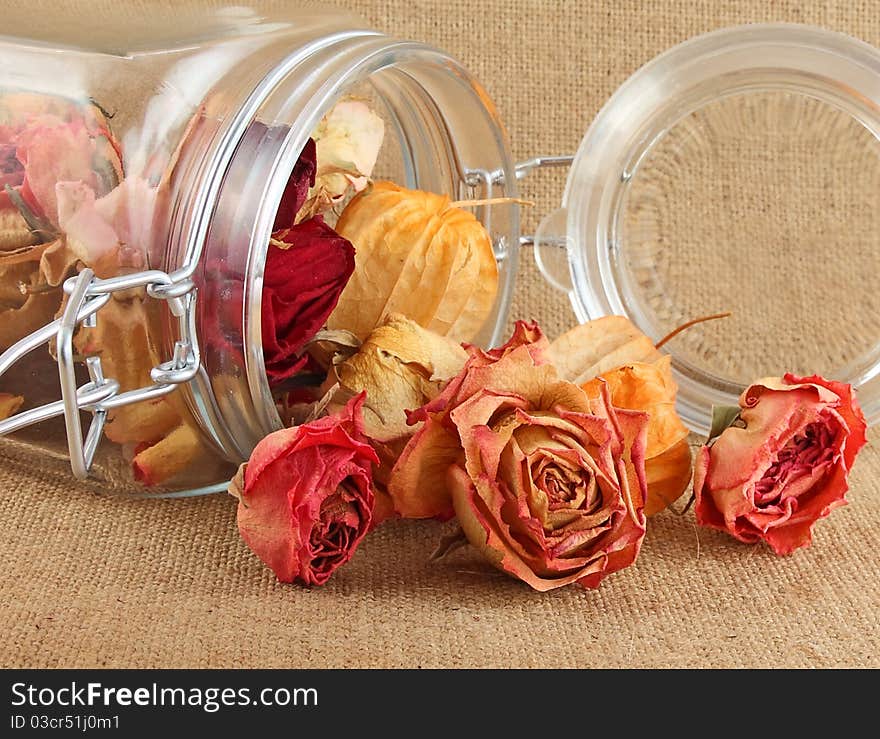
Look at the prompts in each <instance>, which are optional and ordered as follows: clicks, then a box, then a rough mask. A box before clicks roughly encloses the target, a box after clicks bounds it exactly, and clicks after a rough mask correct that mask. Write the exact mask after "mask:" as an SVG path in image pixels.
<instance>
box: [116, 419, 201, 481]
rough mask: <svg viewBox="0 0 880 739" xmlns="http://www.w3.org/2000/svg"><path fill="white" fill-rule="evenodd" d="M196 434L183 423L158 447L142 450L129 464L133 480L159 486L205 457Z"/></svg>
mask: <svg viewBox="0 0 880 739" xmlns="http://www.w3.org/2000/svg"><path fill="white" fill-rule="evenodd" d="M205 451H206V450H205V447H204V445H203V444H202V440H201V438H200V437H199V434H198V432H197V431H196V430H195V429H193V428H191V427H190V426H188V425H187V424H185V423H183V424H181V425H180V426H178V427H177V428H176V429H174V430H173V431H172V432H171V433H170V434H168V436H166V437H165V438H164V439H162V440H161V441H160V442H158V443H157V444H154V445H153V446H149V447H147V448H146V449H143V450H142V451H141V452H139V453H138V454H137V455H135V458H134V461H133V462H132V469H133V471H134V476H135V479H136V480H138V482H141V483H143V484H144V485H147V486H150V485H162V484H163V483H166V482H168V481H169V480H171V479H172V478H174V477H175V476H177V475H179V474H180V473H181V472H183V471H184V470H185V469H186V468H187V467H189V466H190V465H191V464H192V462H193V461H194V460H195V459H197V458H199V457H200V456H202V455H204V454H205Z"/></svg>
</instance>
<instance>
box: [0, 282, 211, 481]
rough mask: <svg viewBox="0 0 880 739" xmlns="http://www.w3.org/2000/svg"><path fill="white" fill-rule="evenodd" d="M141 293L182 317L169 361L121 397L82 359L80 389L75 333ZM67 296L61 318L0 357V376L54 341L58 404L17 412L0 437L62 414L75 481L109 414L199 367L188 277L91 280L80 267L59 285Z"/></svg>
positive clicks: (92, 362) (155, 394) (0, 425)
mask: <svg viewBox="0 0 880 739" xmlns="http://www.w3.org/2000/svg"><path fill="white" fill-rule="evenodd" d="M139 287H143V288H145V289H146V292H147V295H149V296H150V297H152V298H155V299H157V300H165V301H167V303H168V307H169V309H170V310H171V312H172V313H173V314H174V315H175V316H176V317H177V318H178V319H179V323H180V339H178V341H177V342H176V343H175V346H174V354H173V356H172V358H171V360H170V361H167V362H163V363H162V364H160V365H158V366H157V367H154V368H153V369H152V370H151V372H150V379H151V380H152V383H153V384H152V385H149V386H147V387H142V388H137V389H135V390H128V391H126V392H120V386H119V383H118V382H117V381H116V380H115V379H112V378H108V377H105V376H104V372H103V368H102V365H101V358H100V357H99V356H90V357H86V360H85V361H86V368H87V369H88V373H89V382H87V383H85V384H84V385H82V386H81V387H77V385H76V372H75V369H76V367H75V358H74V345H73V339H74V334H75V333H76V331H77V328H78V327H79V326H83V327H85V328H94V327H95V326H96V325H97V321H98V320H99V318H98V311H99V310H100V309H101V308H102V307H103V306H104V305H106V304H107V302H108V301H109V300H110V299H111V295H112V294H113V293H115V292H121V291H123V290H131V289H133V288H139ZM64 292H65V293H67V295H68V299H67V304H66V306H65V308H64V311H63V313H62V314H61V317H60V318H57V319H56V320H54V321H52V322H51V323H49V324H47V325H45V326H43V327H42V328H39V329H37V330H36V331H34V332H33V333H31V334H29V335H28V336H26V337H24V338H23V339H21V340H20V341H18V342H16V343H15V344H13V345H12V346H11V347H9V349H7V350H6V351H5V352H3V354H0V377H2V375H3V374H4V373H5V372H6V371H7V370H9V369H10V368H11V367H12V366H13V365H15V364H16V363H17V362H18V361H20V360H21V359H22V358H23V357H24V356H25V355H27V354H29V353H30V352H31V351H33V350H34V349H36V348H38V347H40V346H44V345H45V344H47V343H48V342H50V341H52V340H53V339H54V341H55V346H56V349H57V358H58V375H59V379H60V381H61V400H58V401H55V402H52V403H47V404H45V405H41V406H38V407H36V408H31V409H29V410H26V411H22V412H21V413H18V414H16V415H14V416H12V417H10V418H7V419H5V420H2V421H0V436H4V435H6V434H10V433H12V432H14V431H18V430H19V429H22V428H24V427H26V426H30V425H32V424H35V423H39V422H40V421H45V420H46V419H49V418H54V417H55V416H61V415H63V416H64V422H65V429H66V432H67V447H68V451H69V453H70V466H71V469H72V470H73V474H74V476H75V477H76V478H78V479H84V478H86V477H87V476H88V473H89V469H90V468H91V466H92V462H93V460H94V457H95V451H96V450H97V448H98V443H99V442H100V440H101V436H102V433H103V430H104V424H105V422H106V420H107V413H108V411H110V410H112V409H114V408H119V407H121V406H125V405H130V404H133V403H139V402H142V401H145V400H154V399H156V398H160V397H162V396H164V395H167V394H168V393H170V392H172V391H173V390H174V389H175V388H176V387H177V386H178V385H180V384H182V383H186V382H189V381H190V380H192V379H193V377H195V375H196V373H197V371H198V368H199V361H200V360H199V353H198V345H197V342H196V340H195V336H196V334H195V310H194V305H195V298H196V293H195V290H194V288H193V283H192V281H191V280H190V279H182V280H178V281H175V280H174V279H173V278H172V277H171V276H170V275H168V274H166V273H165V272H161V271H159V270H147V271H143V272H136V273H133V274H131V275H123V276H121V277H113V278H110V279H106V280H102V279H98V278H96V277H95V274H94V272H93V271H92V270H90V269H84V270H83V271H82V272H80V273H79V274H78V275H77V276H76V277H71V278H70V279H68V280H67V281H66V282H65V283H64ZM83 410H85V411H89V412H91V414H92V421H91V424H90V425H89V429H88V431H87V433H86V435H85V437H83V429H82V426H81V423H80V411H83Z"/></svg>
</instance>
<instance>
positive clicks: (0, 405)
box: [0, 393, 24, 421]
mask: <svg viewBox="0 0 880 739" xmlns="http://www.w3.org/2000/svg"><path fill="white" fill-rule="evenodd" d="M22 403H24V398H22V397H21V396H20V395H10V394H9V393H0V421H2V420H3V419H5V418H9V417H10V416H12V415H13V414H14V413H16V411H18V409H19V408H21V405H22Z"/></svg>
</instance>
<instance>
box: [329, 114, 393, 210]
mask: <svg viewBox="0 0 880 739" xmlns="http://www.w3.org/2000/svg"><path fill="white" fill-rule="evenodd" d="M313 136H314V138H315V141H316V143H317V147H318V151H317V158H318V176H317V180H316V183H315V187H316V189H323V190H324V191H325V192H326V193H327V194H329V196H330V197H331V198H332V199H333V200H336V199H338V198H340V197H342V196H343V195H344V194H345V193H346V191H347V190H348V189H349V188H352V189H354V191H355V192H360V191H361V190H363V189H364V187H366V185H367V178H369V176H370V175H371V174H372V173H373V167H375V166H376V159H377V158H378V156H379V150H380V149H381V148H382V140H383V139H384V138H385V124H384V122H383V121H382V119H381V118H380V117H379V116H378V115H376V114H375V113H374V112H373V111H372V110H371V109H370V106H369V105H367V104H366V103H364V102H362V101H360V100H353V99H347V100H341V101H339V102H338V103H336V105H335V106H333V109H332V110H331V111H330V112H329V113H328V114H327V115H326V116H324V119H323V120H322V121H321V123H320V124H318V127H317V129H315V132H314V134H313Z"/></svg>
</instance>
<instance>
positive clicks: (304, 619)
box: [0, 0, 880, 667]
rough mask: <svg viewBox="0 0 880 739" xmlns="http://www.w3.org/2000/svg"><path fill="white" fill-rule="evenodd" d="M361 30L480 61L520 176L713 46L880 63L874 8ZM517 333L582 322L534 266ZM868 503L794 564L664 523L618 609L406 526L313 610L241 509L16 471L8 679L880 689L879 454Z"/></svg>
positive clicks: (400, 15)
mask: <svg viewBox="0 0 880 739" xmlns="http://www.w3.org/2000/svg"><path fill="white" fill-rule="evenodd" d="M132 1H134V0H132ZM348 6H349V7H351V8H352V9H354V10H355V11H357V12H358V13H360V14H361V15H363V16H364V17H366V18H367V19H368V20H369V21H370V22H371V23H372V24H373V25H375V26H376V27H378V28H381V29H383V30H386V31H389V32H391V33H393V34H395V35H398V36H405V37H410V38H416V39H419V40H423V41H427V42H429V43H432V44H434V45H436V46H439V47H441V48H444V49H446V50H448V51H449V52H451V53H452V54H454V55H456V56H458V57H459V58H460V59H462V60H463V61H464V62H465V64H466V65H467V66H468V67H469V68H471V69H472V70H473V72H474V73H475V74H476V76H477V77H478V78H479V79H480V80H482V81H483V83H484V84H485V85H486V87H487V88H488V90H489V92H490V94H491V95H492V97H493V99H495V101H496V102H497V104H498V106H499V108H500V111H501V114H502V116H503V118H504V119H505V120H506V122H507V124H508V126H509V134H510V138H511V141H512V144H513V149H514V154H515V155H516V156H517V157H519V158H524V157H528V156H532V155H535V154H538V153H560V152H567V151H573V150H574V149H575V148H576V147H577V145H578V143H579V141H580V138H581V137H582V135H583V132H584V131H585V129H586V127H587V126H588V124H589V122H590V121H591V119H592V118H593V117H594V116H595V114H596V113H597V112H598V110H599V108H600V107H601V105H602V104H603V102H604V101H605V100H606V99H607V97H608V96H609V95H610V94H611V93H612V92H613V91H614V90H615V88H616V87H617V86H618V85H620V83H621V82H623V81H624V80H625V79H626V77H627V76H629V75H630V74H631V73H632V72H633V71H635V70H636V69H637V68H638V67H639V66H641V65H642V64H644V63H645V62H646V61H648V60H649V59H651V58H652V57H653V56H655V55H656V54H658V53H659V52H661V51H662V50H663V49H665V48H667V47H669V46H672V45H674V44H676V43H678V42H680V41H682V40H684V39H685V38H687V37H690V36H693V35H695V34H698V33H701V32H704V31H708V30H711V29H714V28H718V27H722V26H727V25H732V24H736V23H741V22H747V21H769V20H785V21H798V22H808V23H815V24H818V25H823V26H826V27H829V28H833V29H837V30H842V31H845V32H848V33H851V34H853V35H856V36H858V37H860V38H863V39H864V40H866V41H868V42H869V43H872V44H875V45H880V17H878V16H877V14H876V13H874V12H873V8H872V5H871V3H868V2H842V1H839V2H832V3H819V2H806V3H803V2H787V1H785V0H781V1H780V2H775V3H766V2H757V1H756V2H751V1H750V2H737V3H729V2H720V1H717V2H716V1H713V2H710V1H709V0H705V1H703V2H681V1H678V2H675V1H673V2H638V1H636V0H621V2H617V3H606V2H601V1H600V0H586V1H585V2H580V3H572V2H563V1H562V0H552V1H550V2H545V1H543V0H541V1H540V2H539V1H538V0H486V1H485V2H483V3H480V4H478V6H477V5H475V4H474V3H473V2H465V1H464V0H449V1H448V2H444V3H438V2H427V1H425V0H393V1H385V2H375V1H374V2H370V1H368V0H354V1H353V2H349V3H348ZM475 10H476V11H478V12H475ZM563 180H564V178H563V175H562V174H561V173H541V174H538V175H536V176H535V177H534V178H533V179H531V180H530V181H529V183H528V187H527V194H528V196H529V197H530V198H531V199H533V200H534V201H535V202H536V207H535V208H534V209H532V211H531V212H530V213H529V214H527V221H526V223H525V228H526V229H529V228H531V227H533V226H534V223H533V220H534V218H535V216H534V215H532V214H540V213H547V212H549V211H550V210H552V209H553V208H555V207H558V203H559V197H560V192H561V189H562V185H563ZM707 217H712V214H708V215H707ZM513 315H514V316H518V317H534V318H537V319H539V320H540V321H541V322H542V324H543V325H544V326H545V328H546V329H547V331H548V333H550V334H551V335H553V334H556V333H557V332H559V331H561V330H562V329H564V328H566V327H567V326H569V325H570V324H571V323H572V321H573V316H572V315H571V311H570V309H569V307H568V304H567V302H566V301H565V299H564V298H563V297H561V296H560V294H559V293H557V292H555V291H554V290H553V289H552V288H550V287H548V286H547V284H546V283H545V282H544V281H543V280H542V278H541V277H540V276H539V275H538V273H537V271H536V270H535V268H534V267H533V264H532V261H531V255H528V254H524V255H523V258H522V265H521V271H520V282H519V285H518V289H517V295H516V298H515V300H514V307H513ZM765 338H766V337H765ZM818 359H820V358H817V361H818ZM871 440H872V441H874V442H876V441H878V440H880V439H878V435H877V434H876V433H872V434H871ZM851 483H852V485H851V492H850V494H849V499H850V501H851V504H850V505H849V506H848V507H846V508H844V509H842V510H839V511H835V512H834V514H833V515H832V516H831V517H830V518H829V519H828V520H825V521H822V522H820V523H819V525H818V526H817V533H816V537H815V543H814V545H813V546H812V547H811V548H810V549H808V550H805V551H801V552H799V553H797V554H795V555H794V556H792V557H788V558H777V557H775V556H773V555H772V553H771V552H770V551H769V550H768V549H766V548H763V547H748V546H745V545H741V544H738V543H736V542H734V541H733V540H731V539H730V538H729V537H726V536H725V535H723V534H720V533H716V532H710V531H705V530H697V528H696V527H695V525H694V519H693V514H692V513H688V514H687V515H685V516H684V517H678V516H676V515H674V514H673V513H670V512H667V513H664V514H662V515H660V516H659V517H657V518H655V519H653V520H652V521H651V524H650V528H649V532H648V537H647V540H646V543H645V546H644V549H643V551H642V555H641V556H640V558H639V560H638V562H637V563H636V564H635V565H634V566H633V567H632V568H630V569H629V570H627V571H624V572H621V573H618V574H616V575H614V576H612V577H610V578H609V579H608V580H607V581H606V582H605V583H604V584H603V585H602V587H601V589H600V590H598V591H595V592H585V591H583V590H581V589H579V588H577V587H571V588H567V589H562V590H559V591H555V592H552V593H549V594H544V595H541V594H538V593H534V592H532V591H530V590H529V589H528V588H526V587H525V586H523V585H521V584H519V583H517V582H515V581H513V580H510V579H508V578H506V577H504V576H503V575H501V574H499V573H497V572H496V571H494V570H492V569H491V568H489V567H488V566H487V565H485V564H484V563H482V562H481V561H480V560H479V559H478V558H476V557H475V556H474V555H473V554H472V553H471V552H470V551H468V550H461V551H458V552H456V553H455V554H453V555H452V556H451V557H449V558H448V559H446V560H444V561H443V562H440V563H432V562H429V559H428V558H429V555H430V553H431V551H432V550H433V548H434V546H435V544H436V541H437V539H438V538H439V537H440V535H441V534H442V533H443V531H444V527H443V526H441V525H440V524H436V523H433V522H397V523H390V524H386V525H385V526H383V527H381V528H380V529H379V530H378V531H377V532H376V533H375V534H373V535H371V536H370V537H368V538H367V539H366V540H365V542H364V544H363V546H362V547H361V549H360V550H359V551H358V553H357V554H356V556H355V557H354V559H353V560H352V562H351V564H350V565H349V566H348V567H346V568H343V569H342V570H340V571H339V572H338V573H337V575H336V576H335V577H334V578H333V579H332V580H331V581H330V583H329V584H328V585H327V586H325V587H324V588H320V589H313V590H304V589H300V588H297V587H290V586H281V585H278V584H277V583H275V582H274V578H273V577H272V575H271V573H270V572H268V571H267V570H266V569H265V568H264V567H263V566H262V564H261V563H260V562H259V561H258V560H257V559H256V558H255V557H254V556H253V555H251V554H250V553H249V551H248V550H247V549H246V547H245V546H244V545H243V544H242V542H241V541H240V540H239V537H238V535H237V532H236V529H235V506H234V501H233V500H232V499H230V498H227V497H225V496H214V497H209V498H202V499H193V500H165V501H135V500H125V499H118V498H108V497H104V496H101V495H98V494H97V493H95V492H94V491H92V490H91V489H89V488H88V487H87V486H76V485H73V484H72V483H70V482H67V481H60V482H59V478H58V477H57V476H53V475H49V474H48V473H47V474H41V473H40V471H39V470H36V469H35V468H34V466H33V465H32V464H31V465H25V464H21V463H19V462H13V461H10V460H3V461H2V462H0V522H2V526H3V528H4V531H5V533H4V536H3V542H2V544H0V549H2V552H3V564H4V566H3V568H2V572H0V619H2V622H3V624H4V627H3V630H2V635H0V666H3V667H15V666H23V667H72V666H78V667H86V666H107V667H490V666H494V667H507V666H510V667H740V666H750V667H768V666H794V667H811V666H816V667H825V666H873V667H880V626H878V620H877V618H876V613H877V610H878V607H880V557H878V555H877V548H876V543H875V540H876V531H877V530H878V529H880V454H878V452H877V450H876V448H875V447H874V446H873V445H871V444H869V446H868V447H867V448H866V449H865V451H864V452H863V453H862V456H861V458H860V459H859V461H858V464H857V465H856V469H855V472H854V473H853V475H852V478H851Z"/></svg>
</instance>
